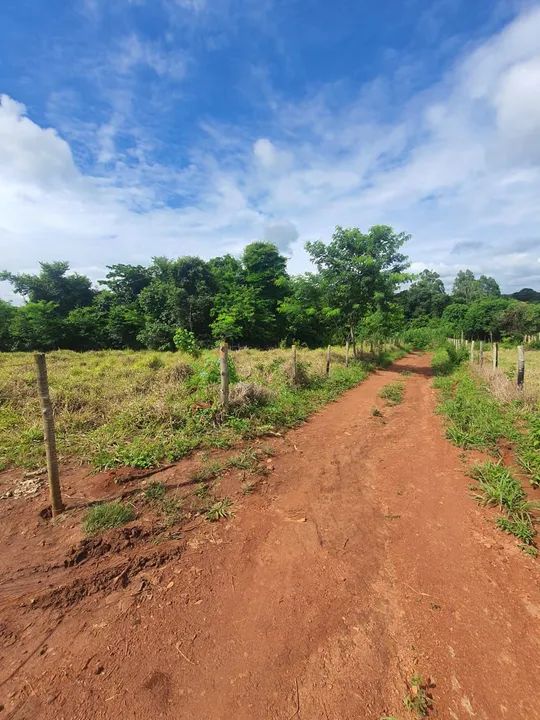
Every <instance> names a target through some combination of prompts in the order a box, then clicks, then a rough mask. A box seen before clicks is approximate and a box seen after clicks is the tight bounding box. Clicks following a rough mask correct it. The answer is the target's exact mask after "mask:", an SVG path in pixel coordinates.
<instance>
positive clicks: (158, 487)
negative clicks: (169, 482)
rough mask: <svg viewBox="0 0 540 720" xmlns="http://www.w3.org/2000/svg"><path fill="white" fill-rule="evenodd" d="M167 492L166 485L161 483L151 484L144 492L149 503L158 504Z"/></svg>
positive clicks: (154, 482)
mask: <svg viewBox="0 0 540 720" xmlns="http://www.w3.org/2000/svg"><path fill="white" fill-rule="evenodd" d="M165 492H166V488H165V485H164V484H163V483H161V482H157V481H153V482H151V483H150V484H149V485H148V487H147V488H146V490H145V491H144V497H145V499H146V500H148V501H149V502H157V501H159V500H162V499H163V497H164V495H165Z"/></svg>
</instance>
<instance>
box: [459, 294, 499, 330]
mask: <svg viewBox="0 0 540 720" xmlns="http://www.w3.org/2000/svg"><path fill="white" fill-rule="evenodd" d="M509 304H510V303H509V301H508V300H504V299H503V298H482V299H481V300H476V301H475V302H473V303H471V304H470V305H469V306H468V307H467V311H466V313H465V317H464V319H463V330H464V331H465V333H466V334H467V336H468V337H470V338H480V339H484V340H487V339H494V340H499V339H500V336H501V329H502V325H501V323H502V318H503V315H504V312H505V311H506V309H507V308H508V306H509Z"/></svg>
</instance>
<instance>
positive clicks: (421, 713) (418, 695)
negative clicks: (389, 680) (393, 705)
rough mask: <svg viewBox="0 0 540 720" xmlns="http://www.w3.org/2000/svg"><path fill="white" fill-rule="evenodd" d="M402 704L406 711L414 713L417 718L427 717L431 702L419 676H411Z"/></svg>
mask: <svg viewBox="0 0 540 720" xmlns="http://www.w3.org/2000/svg"><path fill="white" fill-rule="evenodd" d="M403 704H404V705H405V707H406V708H407V710H410V711H411V712H414V713H416V715H417V717H419V718H423V717H427V715H428V713H429V710H430V708H431V706H432V705H433V701H432V699H431V698H430V697H429V695H428V694H427V690H426V684H425V683H424V681H423V679H422V676H421V675H413V676H412V678H411V679H410V681H409V690H408V692H407V695H405V697H404V699H403Z"/></svg>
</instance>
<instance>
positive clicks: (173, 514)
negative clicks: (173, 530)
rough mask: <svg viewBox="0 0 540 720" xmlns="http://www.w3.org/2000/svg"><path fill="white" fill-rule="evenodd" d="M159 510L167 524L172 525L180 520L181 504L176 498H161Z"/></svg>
mask: <svg viewBox="0 0 540 720" xmlns="http://www.w3.org/2000/svg"><path fill="white" fill-rule="evenodd" d="M160 510H161V512H162V513H163V515H164V516H165V518H166V520H167V524H169V525H170V524H172V523H175V522H177V521H178V520H179V519H180V513H181V510H182V503H181V501H180V500H178V499H177V498H167V497H166V498H163V500H162V501H161V503H160Z"/></svg>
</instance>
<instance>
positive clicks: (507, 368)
mask: <svg viewBox="0 0 540 720" xmlns="http://www.w3.org/2000/svg"><path fill="white" fill-rule="evenodd" d="M475 367H476V369H477V370H479V368H478V366H475ZM480 372H481V375H482V376H483V377H484V378H486V379H487V380H488V381H489V384H490V387H491V389H492V392H493V394H494V395H495V397H496V398H497V400H499V401H501V402H505V403H507V402H512V401H513V400H522V401H523V402H524V403H525V405H526V406H527V407H529V408H532V407H534V406H535V405H538V404H539V403H540V350H526V351H525V386H524V389H523V392H521V391H520V390H518V388H517V349H516V348H499V367H498V368H497V369H496V370H493V368H492V364H491V347H490V346H487V350H486V352H485V354H484V365H483V367H482V369H481V371H480Z"/></svg>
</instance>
